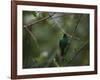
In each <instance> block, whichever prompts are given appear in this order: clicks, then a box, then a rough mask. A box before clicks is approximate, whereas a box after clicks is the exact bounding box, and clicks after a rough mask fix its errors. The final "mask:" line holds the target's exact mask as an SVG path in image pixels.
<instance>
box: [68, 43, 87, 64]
mask: <svg viewBox="0 0 100 80" xmlns="http://www.w3.org/2000/svg"><path fill="white" fill-rule="evenodd" d="M87 45H88V41H87V42H85V43H84V44H83V46H82V47H81V48H80V49H79V50H78V51H77V52H75V53H74V54H75V55H74V57H73V58H72V59H71V60H70V61H69V62H68V63H67V64H70V63H71V62H73V61H74V60H75V58H76V57H77V56H78V55H79V54H80V52H81V50H82V49H84V48H85V47H86V46H87Z"/></svg>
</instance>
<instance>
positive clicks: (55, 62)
mask: <svg viewBox="0 0 100 80" xmlns="http://www.w3.org/2000/svg"><path fill="white" fill-rule="evenodd" d="M53 61H54V64H55V65H56V66H57V67H60V66H59V64H58V63H57V61H56V59H55V58H54V59H53Z"/></svg>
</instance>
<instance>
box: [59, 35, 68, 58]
mask: <svg viewBox="0 0 100 80" xmlns="http://www.w3.org/2000/svg"><path fill="white" fill-rule="evenodd" d="M67 45H68V36H67V35H66V34H64V35H63V38H62V39H61V40H60V42H59V47H60V51H61V57H62V58H63V57H64V55H65V49H66V47H67Z"/></svg>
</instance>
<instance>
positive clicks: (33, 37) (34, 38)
mask: <svg viewBox="0 0 100 80" xmlns="http://www.w3.org/2000/svg"><path fill="white" fill-rule="evenodd" d="M25 29H26V31H27V32H28V33H29V34H30V36H31V37H32V39H33V40H34V41H35V43H36V46H37V48H38V49H39V44H38V42H37V39H36V37H35V36H34V35H33V34H32V32H31V31H30V30H29V29H28V28H27V27H25Z"/></svg>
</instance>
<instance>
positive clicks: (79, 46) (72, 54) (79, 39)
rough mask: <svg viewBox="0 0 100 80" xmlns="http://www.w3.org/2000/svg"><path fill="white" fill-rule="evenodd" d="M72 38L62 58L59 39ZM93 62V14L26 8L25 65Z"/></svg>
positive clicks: (51, 65) (79, 64) (24, 27)
mask: <svg viewBox="0 0 100 80" xmlns="http://www.w3.org/2000/svg"><path fill="white" fill-rule="evenodd" d="M64 33H66V35H68V37H69V42H70V44H69V47H68V49H66V51H65V56H64V59H63V60H62V59H61V51H60V48H59V41H60V40H61V39H62V36H63V34H64ZM85 65H89V14H76V13H59V12H57V13H52V12H35V11H23V68H41V67H61V66H62V67H63V66H85Z"/></svg>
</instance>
